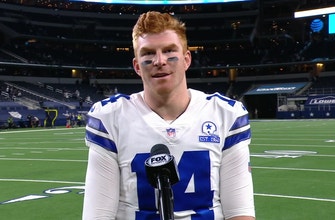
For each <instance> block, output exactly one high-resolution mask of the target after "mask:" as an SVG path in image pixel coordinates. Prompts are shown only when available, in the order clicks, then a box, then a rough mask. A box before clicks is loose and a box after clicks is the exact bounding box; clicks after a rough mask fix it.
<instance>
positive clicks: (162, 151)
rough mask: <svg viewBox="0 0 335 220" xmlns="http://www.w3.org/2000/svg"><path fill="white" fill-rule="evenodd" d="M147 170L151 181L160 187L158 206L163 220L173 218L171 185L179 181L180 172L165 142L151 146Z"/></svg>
mask: <svg viewBox="0 0 335 220" xmlns="http://www.w3.org/2000/svg"><path fill="white" fill-rule="evenodd" d="M144 164H145V171H146V174H147V178H148V181H149V183H150V184H151V185H152V186H153V187H154V188H157V189H158V192H159V199H158V208H159V213H160V217H161V220H173V219H174V215H173V191H172V189H171V185H173V184H175V183H177V182H178V181H179V173H178V170H177V167H176V162H175V160H174V157H173V156H172V155H171V154H170V151H169V149H168V148H167V146H165V145H164V144H156V145H154V146H153V147H152V148H151V151H150V157H149V158H148V159H146V161H145V163H144Z"/></svg>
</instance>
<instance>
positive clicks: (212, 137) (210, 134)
mask: <svg viewBox="0 0 335 220" xmlns="http://www.w3.org/2000/svg"><path fill="white" fill-rule="evenodd" d="M201 131H202V133H203V134H204V135H200V136H199V142H210V143H220V137H219V136H218V135H217V134H215V133H216V132H217V127H216V124H214V123H213V122H211V121H206V122H204V123H203V124H202V128H201Z"/></svg>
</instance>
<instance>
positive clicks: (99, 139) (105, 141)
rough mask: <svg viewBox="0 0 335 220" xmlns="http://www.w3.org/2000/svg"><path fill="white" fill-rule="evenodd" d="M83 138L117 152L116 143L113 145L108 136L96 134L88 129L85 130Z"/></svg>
mask: <svg viewBox="0 0 335 220" xmlns="http://www.w3.org/2000/svg"><path fill="white" fill-rule="evenodd" d="M85 138H86V140H87V141H89V142H92V143H94V144H97V145H99V146H101V147H103V148H105V149H106V150H109V151H112V152H114V153H117V149H116V145H115V143H114V141H112V140H110V139H108V138H105V137H101V136H99V135H97V134H94V133H92V132H90V131H88V130H86V136H85Z"/></svg>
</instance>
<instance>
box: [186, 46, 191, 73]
mask: <svg viewBox="0 0 335 220" xmlns="http://www.w3.org/2000/svg"><path fill="white" fill-rule="evenodd" d="M191 62H192V55H191V52H190V51H189V50H187V51H186V53H185V57H184V63H185V71H186V70H187V69H188V68H189V67H190V66H191Z"/></svg>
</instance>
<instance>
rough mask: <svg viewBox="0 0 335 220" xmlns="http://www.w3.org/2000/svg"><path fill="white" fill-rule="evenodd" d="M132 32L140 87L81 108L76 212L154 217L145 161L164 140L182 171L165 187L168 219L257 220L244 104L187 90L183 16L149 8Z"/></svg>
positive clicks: (140, 219) (123, 218)
mask: <svg viewBox="0 0 335 220" xmlns="http://www.w3.org/2000/svg"><path fill="white" fill-rule="evenodd" d="M132 37H133V48H134V55H135V57H134V59H133V67H134V70H135V71H136V73H137V74H138V75H139V76H140V77H141V79H142V82H143V91H141V92H138V93H134V94H131V95H124V94H116V95H115V96H112V97H110V98H107V99H105V100H102V101H99V102H96V103H95V104H94V105H93V106H92V108H91V110H90V111H89V113H88V120H87V125H86V136H85V142H86V145H87V146H88V147H89V154H88V165H87V171H86V180H85V181H86V182H85V195H84V204H83V215H82V219H84V220H92V219H117V220H129V219H132V220H144V219H152V220H159V219H160V216H159V211H158V208H157V198H158V195H157V190H155V188H154V187H152V186H151V185H150V183H149V182H148V179H147V176H146V172H145V166H144V162H145V160H146V159H147V158H149V157H150V150H151V148H152V146H154V145H156V144H164V145H166V146H167V147H168V149H169V151H170V153H171V155H173V156H174V157H175V159H176V163H177V167H178V172H179V177H180V180H179V182H177V183H175V184H174V185H173V186H172V190H173V194H174V218H175V219H178V220H191V219H197V220H223V219H225V220H228V219H229V220H254V219H255V206H254V198H253V182H252V174H251V171H250V154H249V144H250V140H251V130H250V124H249V119H248V112H247V110H246V108H245V107H244V106H243V104H242V103H240V102H238V101H236V100H233V99H230V98H228V97H225V96H223V95H221V94H219V93H214V94H205V93H204V92H201V91H197V90H194V89H190V88H188V87H187V80H186V71H187V69H188V68H189V67H190V65H191V60H192V59H191V52H190V51H189V50H188V46H187V38H186V27H185V24H184V23H183V22H182V21H180V20H178V19H176V18H175V17H173V16H172V15H170V14H167V13H160V12H155V11H149V12H147V13H143V14H142V15H140V17H139V19H138V21H137V23H136V24H135V26H134V28H133V33H132Z"/></svg>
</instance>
